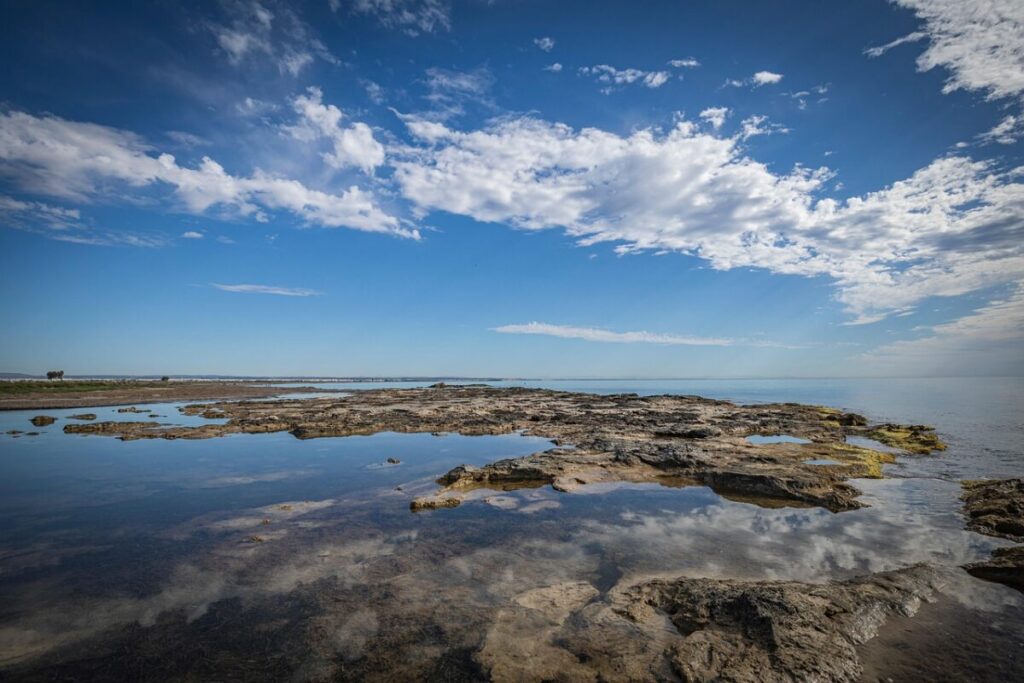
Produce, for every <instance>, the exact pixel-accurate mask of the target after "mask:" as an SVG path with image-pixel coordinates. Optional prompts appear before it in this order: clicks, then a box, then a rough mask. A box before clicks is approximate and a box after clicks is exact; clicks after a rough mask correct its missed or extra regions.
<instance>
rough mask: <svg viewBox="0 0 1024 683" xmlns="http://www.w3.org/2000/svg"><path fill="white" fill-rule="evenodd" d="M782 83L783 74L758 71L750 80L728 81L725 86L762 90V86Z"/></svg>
mask: <svg viewBox="0 0 1024 683" xmlns="http://www.w3.org/2000/svg"><path fill="white" fill-rule="evenodd" d="M781 81H782V74H777V73H774V72H772V71H758V72H757V73H755V74H754V75H753V76H751V77H750V78H744V79H739V80H737V79H732V78H730V79H728V80H726V82H725V85H727V86H731V87H733V88H743V87H745V86H750V87H751V88H760V87H761V86H762V85H775V84H776V83H779V82H781Z"/></svg>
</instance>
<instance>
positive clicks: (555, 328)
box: [494, 322, 733, 346]
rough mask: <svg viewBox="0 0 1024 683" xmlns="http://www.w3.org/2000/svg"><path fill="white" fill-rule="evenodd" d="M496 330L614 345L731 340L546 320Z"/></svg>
mask: <svg viewBox="0 0 1024 683" xmlns="http://www.w3.org/2000/svg"><path fill="white" fill-rule="evenodd" d="M494 331H495V332H501V333H503V334H539V335H545V336H549V337H562V338H563V339H583V340H585V341H592V342H609V343H617V344H633V343H642V344H665V345H671V346H729V345H730V344H732V343H733V342H732V340H730V339H716V338H706V337H684V336H679V335H674V334H654V333H651V332H610V331H608V330H602V329H598V328H594V327H572V326H569V325H549V324H547V323H538V322H532V323H526V324H524V325H502V326H501V327H495V328H494Z"/></svg>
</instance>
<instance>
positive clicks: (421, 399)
mask: <svg viewBox="0 0 1024 683" xmlns="http://www.w3.org/2000/svg"><path fill="white" fill-rule="evenodd" d="M184 412H185V413H186V414H189V415H201V416H203V417H208V418H218V419H224V420H226V421H225V422H224V423H222V424H207V425H202V426H198V427H170V426H161V425H159V424H154V423H152V422H99V423H86V424H69V425H66V426H65V427H64V430H65V431H66V432H68V433H77V434H103V435H112V436H117V437H119V438H121V439H125V440H130V439H144V438H150V439H152V438H163V439H204V438H212V437H218V436H224V435H227V434H240V433H249V434H253V433H267V432H290V433H291V434H293V435H294V436H295V437H297V438H300V439H309V438H317V437H336V436H351V435H359V434H373V433H377V432H388V431H390V432H407V433H408V432H433V433H445V432H458V433H460V434H464V435H481V434H506V433H512V432H523V433H525V434H528V435H532V436H540V437H544V438H548V439H551V440H552V441H553V442H554V443H555V444H556V446H557V447H556V448H552V449H550V450H547V451H544V452H541V453H535V454H533V455H530V456H526V457H522V458H515V459H509V460H500V461H498V462H495V463H491V464H489V465H487V466H485V467H481V468H475V467H469V466H461V467H457V468H455V469H453V470H451V471H450V472H448V473H446V474H444V475H443V476H442V477H441V478H440V479H438V483H439V484H440V485H441V487H442V488H441V489H440V490H439V491H437V492H436V493H434V494H432V495H430V496H425V497H420V498H416V499H413V500H412V501H411V502H410V507H411V508H412V509H413V510H424V509H429V508H443V507H454V506H456V505H459V504H460V502H461V501H462V500H463V499H464V498H465V497H466V496H467V495H468V494H469V493H470V492H471V491H473V490H474V489H479V488H489V489H497V490H502V489H510V488H523V487H539V486H545V485H551V486H553V487H554V488H555V489H557V490H560V491H570V490H572V489H574V488H577V487H579V486H583V485H586V484H593V483H600V482H612V481H632V482H661V483H666V484H670V485H686V484H698V485H705V486H709V487H711V488H712V489H714V490H715V491H716V492H718V493H720V494H722V495H726V496H729V497H733V498H741V499H749V500H753V501H755V502H756V501H763V502H765V503H766V504H773V505H780V504H792V505H813V506H821V507H825V508H827V509H829V510H832V511H834V512H838V511H842V510H851V509H855V508H858V507H861V506H862V504H861V503H860V502H858V501H857V496H858V495H859V491H858V490H857V489H856V488H854V487H853V486H851V485H850V484H848V483H847V480H848V479H851V478H857V477H880V476H881V466H882V464H883V463H886V462H892V461H893V459H894V457H895V456H894V455H893V454H891V453H886V452H881V451H880V450H875V449H871V448H864V447H861V446H857V445H853V444H849V443H847V442H846V441H845V439H846V437H847V436H860V437H866V438H870V439H875V440H877V441H879V442H881V443H883V444H885V445H888V446H891V447H895V448H899V449H901V450H902V451H904V452H907V453H928V452H930V451H931V450H933V449H941V448H944V445H943V444H942V442H941V441H940V440H939V439H938V437H937V436H936V434H935V431H934V430H933V429H932V428H930V427H926V426H922V425H912V426H904V425H893V424H879V425H870V424H868V422H867V420H866V419H865V418H864V417H862V416H860V415H856V414H853V413H844V412H842V411H839V410H835V409H833V408H825V407H821V406H810V405H799V404H793V403H784V404H765V405H751V406H740V405H735V404H733V403H730V402H727V401H718V400H712V399H705V398H699V397H696V396H647V397H641V396H638V395H635V394H616V395H594V394H582V393H569V392H559V391H551V390H545V389H525V388H494V387H488V386H480V385H476V386H446V385H436V386H434V387H430V388H422V389H381V390H372V391H361V392H357V393H355V394H354V395H352V396H348V397H338V398H319V399H295V400H291V399H282V400H276V401H229V402H221V403H216V404H213V405H209V404H207V405H194V406H187V407H186V408H184ZM755 435H762V436H764V435H786V436H791V437H798V438H800V439H804V440H806V441H807V443H792V442H782V443H751V442H750V441H748V439H747V437H749V436H755Z"/></svg>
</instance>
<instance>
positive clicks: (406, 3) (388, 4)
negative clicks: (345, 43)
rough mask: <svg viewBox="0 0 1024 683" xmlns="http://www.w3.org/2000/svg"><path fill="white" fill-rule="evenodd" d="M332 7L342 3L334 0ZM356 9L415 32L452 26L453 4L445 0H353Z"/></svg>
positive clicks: (389, 24)
mask: <svg viewBox="0 0 1024 683" xmlns="http://www.w3.org/2000/svg"><path fill="white" fill-rule="evenodd" d="M331 8H332V9H333V10H335V11H337V10H338V9H339V8H340V4H339V3H335V2H334V1H333V0H332V3H331ZM352 9H353V11H355V12H357V13H361V14H368V15H371V16H373V17H375V18H376V19H377V21H378V22H380V24H381V25H382V26H385V27H387V28H395V29H399V30H401V31H403V32H405V33H407V34H408V35H411V36H417V35H419V34H421V33H433V32H434V31H439V30H444V31H448V30H450V29H451V27H452V22H451V5H450V4H449V3H448V2H445V1H444V0H353V2H352Z"/></svg>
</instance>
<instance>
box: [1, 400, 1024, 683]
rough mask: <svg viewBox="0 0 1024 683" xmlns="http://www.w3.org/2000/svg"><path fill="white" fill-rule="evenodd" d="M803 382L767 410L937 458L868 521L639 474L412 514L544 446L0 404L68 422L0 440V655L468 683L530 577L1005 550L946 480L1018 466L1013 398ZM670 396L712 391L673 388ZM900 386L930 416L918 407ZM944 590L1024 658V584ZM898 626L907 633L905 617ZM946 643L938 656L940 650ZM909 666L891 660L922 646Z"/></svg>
mask: <svg viewBox="0 0 1024 683" xmlns="http://www.w3.org/2000/svg"><path fill="white" fill-rule="evenodd" d="M804 384H805V383H796V385H795V386H794V385H787V384H785V383H779V384H778V385H777V386H776V388H775V396H774V398H771V394H770V392H769V391H768V388H766V387H765V386H764V385H763V384H758V385H757V387H756V391H754V390H752V389H751V390H750V391H751V392H753V393H757V394H758V395H761V396H764V397H765V398H764V400H778V401H791V400H805V401H806V400H812V399H808V398H806V396H803V397H801V394H814V395H815V396H817V398H816V399H813V402H815V403H822V404H826V405H834V406H837V407H842V408H846V409H854V410H860V411H861V412H865V413H868V414H869V415H870V416H871V417H872V419H889V420H894V421H905V422H906V421H911V422H931V423H935V424H938V425H939V427H940V432H941V433H942V435H943V437H944V438H945V439H946V440H948V441H949V442H950V445H951V446H950V449H949V450H948V451H946V452H945V453H942V454H939V455H935V456H917V457H912V458H905V459H903V460H902V461H901V463H900V464H897V465H895V466H891V467H889V470H890V473H891V474H895V475H898V476H897V478H893V479H887V480H882V481H861V482H856V484H857V486H858V487H859V488H861V489H862V490H863V491H864V497H863V499H862V500H863V501H864V502H865V503H868V504H869V505H870V507H867V508H865V509H862V510H857V511H853V512H845V513H841V514H832V513H829V512H827V511H824V510H820V509H816V508H796V507H777V508H766V507H760V506H758V505H754V504H750V503H748V502H742V501H732V500H727V499H725V498H722V497H720V496H717V495H715V494H714V493H713V492H711V491H710V490H709V489H707V488H704V487H688V488H670V487H666V486H658V485H636V484H619V485H607V486H594V487H585V488H584V489H582V490H581V491H580V492H579V493H576V494H560V493H557V492H555V491H553V490H551V489H550V488H548V487H545V488H537V489H529V488H527V489H520V490H517V491H503V492H489V491H477V492H474V494H473V496H472V497H471V500H469V501H467V502H466V503H464V504H463V505H462V506H461V507H459V508H455V509H451V510H438V511H434V512H428V513H419V514H413V513H411V512H409V509H408V504H409V500H410V499H411V498H412V497H414V496H416V495H420V494H422V493H424V492H426V491H428V490H431V489H432V487H433V486H434V484H433V483H432V480H433V478H434V477H436V476H437V475H438V474H440V473H443V472H445V471H447V470H448V469H450V468H451V467H453V466H454V465H457V464H461V463H470V464H483V463H485V462H490V461H493V460H496V459H499V458H503V457H514V456H518V455H523V454H527V453H531V452H534V451H536V450H542V449H544V448H547V447H548V442H546V441H544V440H542V439H534V438H525V437H521V436H518V435H509V436H500V437H462V436H458V435H447V436H443V437H435V436H430V435H415V434H414V435H409V434H403V435H400V434H378V435H375V436H370V437H349V438H340V439H311V440H305V441H300V440H297V439H295V438H293V437H291V436H290V435H288V434H266V435H239V436H232V437H227V438H220V439H211V440H204V441H186V440H181V441H162V440H153V441H148V440H143V441H130V442H121V441H118V440H115V439H111V438H108V437H97V436H84V437H83V436H69V435H64V434H63V433H62V432H61V428H62V426H63V424H64V423H65V420H66V416H67V415H70V414H73V413H81V412H94V413H97V415H98V416H99V417H98V419H101V420H102V419H132V420H137V419H149V418H147V417H146V414H139V415H133V414H123V413H116V409H111V408H97V409H74V410H67V411H33V412H31V413H12V412H8V413H0V425H2V426H3V429H2V431H4V432H6V431H7V430H8V429H11V428H17V429H25V430H26V431H31V430H33V427H32V426H31V424H29V423H28V419H29V418H30V417H32V416H33V415H34V414H39V413H40V412H42V413H45V414H49V415H53V416H55V417H59V418H60V419H59V420H58V422H57V423H56V424H54V425H52V426H49V427H45V428H42V429H39V430H38V431H41V432H43V433H42V434H40V435H39V436H35V437H27V436H22V437H20V438H17V439H13V438H11V437H9V436H6V435H0V512H2V514H3V521H4V524H3V526H2V528H0V667H4V671H6V673H7V674H8V675H10V676H11V677H14V678H28V679H31V678H37V677H38V678H43V677H51V678H73V677H77V678H110V679H123V678H126V677H131V676H132V674H133V672H138V671H140V670H147V671H159V672H161V674H162V676H160V677H171V678H175V677H177V678H181V677H185V676H193V677H195V678H205V679H210V678H225V677H228V678H248V679H264V680H280V679H283V678H298V679H314V680H315V679H319V678H330V677H337V678H373V677H377V678H381V679H386V678H392V679H394V678H396V677H397V678H403V679H407V680H412V679H416V678H445V677H447V678H449V679H456V680H457V679H459V677H460V676H463V677H469V678H471V677H472V675H474V674H479V671H478V670H477V669H475V668H474V667H475V664H474V663H473V661H472V652H473V651H474V649H475V648H476V647H477V646H478V645H479V639H480V638H481V637H482V635H483V634H485V633H486V632H487V630H488V629H489V628H490V626H491V624H492V622H493V619H494V615H495V611H496V610H497V609H499V608H501V607H502V606H503V605H506V604H508V603H509V601H510V600H512V599H513V598H514V596H516V595H518V594H520V593H522V592H524V591H527V590H531V589H533V588H537V587H540V586H548V585H552V584H555V583H559V582H562V581H586V582H589V583H591V584H592V585H594V586H595V587H597V588H598V589H599V590H607V589H609V588H611V587H612V586H614V585H615V584H617V583H618V582H620V581H624V580H630V579H631V578H638V577H643V576H649V575H679V574H686V575H691V576H716V577H733V578H743V579H763V578H777V579H797V580H807V581H821V580H826V579H829V578H842V577H848V576H854V575H857V574H861V573H864V572H874V571H881V570H885V569H892V568H898V567H902V566H906V565H907V564H910V563H914V562H928V563H932V564H938V565H943V566H947V567H950V568H955V567H957V566H959V565H960V564H963V563H964V562H967V561H970V560H973V559H975V558H979V557H982V556H984V555H986V554H987V553H988V552H989V551H990V549H991V548H993V547H995V546H997V545H1000V544H1001V542H999V541H997V540H994V539H990V538H987V537H984V536H980V535H977V534H974V533H971V532H967V531H964V530H963V528H962V526H963V520H962V519H961V517H960V514H959V502H958V500H957V497H958V495H959V486H958V483H957V480H958V479H959V478H960V477H961V476H963V474H964V473H967V472H970V473H971V476H978V475H980V476H1008V473H1014V474H1017V475H1020V474H1021V472H1022V470H1024V468H1022V467H1021V462H1022V460H1021V448H1020V446H1021V444H1022V439H1021V433H1022V426H1021V424H1020V419H1021V415H1024V412H1015V413H1014V412H1013V409H1014V407H1016V408H1017V409H1018V411H1019V410H1020V409H1021V408H1024V401H1021V396H1022V394H1024V392H1021V391H1020V390H1019V387H1016V389H1014V387H1009V386H1007V385H1006V384H1002V385H997V386H996V390H992V391H985V390H984V389H983V388H979V387H974V388H973V389H970V390H967V389H963V390H961V391H960V393H959V395H960V396H965V395H966V396H967V397H968V398H973V400H975V401H977V400H979V398H980V397H982V396H988V400H989V405H988V406H987V407H979V406H977V405H976V404H974V405H969V404H970V401H967V404H968V405H965V407H964V409H963V410H962V411H959V412H958V411H957V410H956V408H955V403H956V401H957V398H956V394H954V393H946V394H944V396H946V398H947V402H946V403H941V402H939V403H937V402H936V400H935V397H934V395H933V394H934V385H927V384H924V385H921V384H920V383H918V384H916V386H917V388H916V389H915V388H914V386H911V387H909V388H908V387H907V386H904V385H900V384H899V383H897V382H893V381H889V382H887V384H886V387H887V391H888V393H886V396H891V395H892V394H893V393H896V394H901V393H902V395H903V399H904V400H903V401H896V402H892V401H890V400H889V399H888V398H886V397H882V396H880V397H879V401H878V402H877V405H876V406H875V407H874V408H873V409H872V410H865V409H864V408H863V407H862V406H860V405H857V404H856V402H855V403H852V404H851V403H846V402H844V401H843V400H841V399H847V400H848V399H850V398H851V397H857V398H856V400H857V401H865V402H867V398H866V396H865V395H864V394H863V392H864V391H865V389H864V388H863V387H862V386H854V387H850V386H848V385H841V386H839V388H837V389H836V390H835V391H833V393H832V394H831V399H832V400H829V398H830V396H829V395H828V392H826V391H824V390H823V389H822V388H820V387H819V388H817V389H810V388H808V387H806V386H804ZM894 384H896V388H893V385H894ZM911 384H914V383H913V382H912V383H911ZM954 384H955V383H954ZM960 386H961V387H963V385H960ZM1000 386H1001V387H1002V389H1001V390H999V387H1000ZM328 388H336V387H334V386H331V387H328ZM559 388H562V387H559ZM583 388H584V387H574V389H583ZM604 388H606V389H609V390H610V389H613V388H614V389H615V391H616V393H617V392H620V391H631V390H638V389H651V387H649V386H646V385H645V386H634V387H631V386H630V385H628V384H625V383H624V384H623V385H621V386H619V385H615V386H605V387H604ZM671 388H672V387H671V386H666V385H664V384H659V385H658V386H657V390H656V391H655V390H653V389H652V390H651V391H649V392H645V393H660V392H664V391H667V390H670V389H671ZM740 388H742V387H740ZM748 389H749V388H748ZM676 390H677V391H678V392H679V393H704V394H709V393H713V392H711V391H708V390H704V391H699V390H695V389H694V388H693V387H692V385H690V384H686V383H682V384H680V385H678V386H676ZM719 391H720V392H721V393H723V394H725V393H730V392H738V391H739V389H738V388H737V386H735V385H729V386H724V387H719ZM1000 391H1001V392H1002V393H1000ZM908 392H909V393H908ZM915 392H917V393H920V394H921V396H920V401H921V402H923V403H924V404H926V405H931V406H932V410H934V411H935V414H934V416H933V417H928V416H927V415H925V414H924V412H925V411H924V409H922V408H921V407H920V405H919V404H915V403H914V401H913V400H911V399H912V398H913V396H914V395H916V394H915ZM1015 392H1016V393H1015ZM732 398H736V399H737V400H740V401H744V400H749V396H748V397H747V398H744V397H743V396H742V395H735V396H732ZM354 400H357V397H356V399H354ZM1014 401H1015V403H1014ZM147 408H148V406H147ZM154 408H155V410H154V412H155V413H157V414H161V415H165V416H167V420H171V419H172V418H173V419H174V420H189V421H196V422H188V423H189V424H193V423H201V422H204V420H203V419H202V418H186V417H184V416H181V415H180V414H179V413H178V412H177V409H176V406H174V405H167V406H159V407H156V406H154ZM900 411H903V412H900ZM943 415H946V416H951V415H955V416H956V417H954V418H953V419H949V420H944V419H943V418H942V417H941V416H943ZM160 421H164V420H160ZM388 458H393V459H397V460H399V461H400V463H398V464H389V463H388V462H387V460H388ZM947 593H948V596H949V601H952V603H955V605H956V607H954V608H944V609H955V610H960V611H957V612H956V614H957V618H958V619H962V620H966V621H965V622H964V623H968V622H969V621H970V619H975V620H978V621H979V623H980V622H985V623H995V622H997V621H999V620H1003V622H1006V623H1008V626H1007V627H1006V628H1002V629H1001V630H1000V633H1001V634H1002V635H1000V636H999V637H1000V638H1002V641H999V642H996V643H994V644H993V643H991V642H989V643H988V649H987V651H985V652H979V653H977V654H976V657H975V660H976V661H980V662H982V664H984V662H985V661H986V660H985V658H986V657H987V658H988V661H989V662H990V663H992V664H993V666H992V667H990V669H985V668H984V667H983V668H982V671H987V670H991V671H995V670H996V667H995V663H996V662H998V663H1000V664H1005V660H1006V659H1007V658H1008V657H1020V654H1013V653H1020V652H1021V651H1022V648H1024V639H1022V636H1021V633H1022V632H1024V629H1022V627H1021V623H1020V614H1021V613H1022V612H1024V602H1022V600H1021V598H1020V594H1018V593H1016V592H1015V591H1012V590H1010V589H1007V588H1005V587H1002V586H998V585H994V584H987V583H983V582H980V581H976V580H974V579H972V578H970V577H969V576H967V575H966V574H963V573H961V572H958V571H953V573H951V574H950V579H949V583H948V589H947ZM965 615H966V616H965ZM1014 615H1016V616H1014ZM921 623H922V624H927V623H928V622H927V621H925V620H922V622H921ZM1000 623H1002V622H1000ZM907 628H909V629H911V631H910V632H913V629H914V628H915V622H914V620H909V621H908V626H907ZM955 641H956V639H955V638H953V639H951V642H950V643H945V644H941V643H940V645H941V647H943V648H944V649H945V650H949V649H950V648H955V646H956V642H955ZM878 642H879V643H880V645H878V647H883V646H885V645H886V644H887V643H889V644H890V645H891V646H892V647H896V645H892V644H891V643H890V641H888V640H885V639H884V638H883V639H880V640H879V641H878ZM920 647H921V648H922V649H923V648H924V646H923V645H921V646H920ZM929 647H931V648H933V649H934V647H935V644H934V643H932V644H931V645H930V646H929ZM1014 648H1016V649H1014ZM961 649H962V646H961ZM901 653H902V654H901V656H902V657H903V659H901V664H902V663H903V662H905V661H907V660H910V661H913V660H914V659H915V658H918V659H920V660H922V661H923V660H924V659H925V658H926V656H927V652H925V651H921V652H915V651H913V649H911V650H910V651H907V650H906V649H904V650H901ZM882 659H883V660H884V659H885V658H884V657H883V658H882ZM1011 664H1012V662H1011ZM146 667H156V668H149V669H147V668H146ZM875 670H876V669H872V671H875ZM883 671H884V668H883ZM922 671H925V669H922ZM904 673H905V672H904ZM911 678H912V677H911ZM982 678H984V676H982ZM901 680H908V678H907V677H906V676H904V677H902V678H901ZM975 680H977V677H976V678H975Z"/></svg>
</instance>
